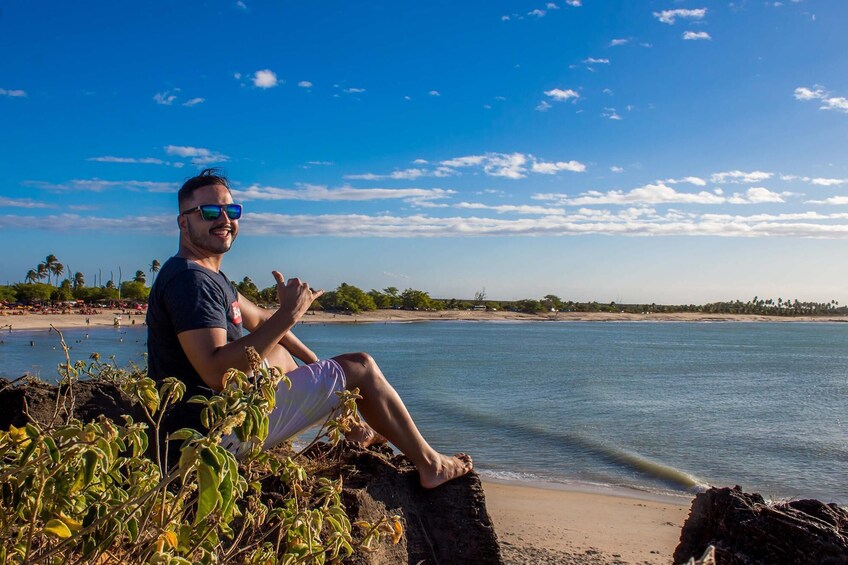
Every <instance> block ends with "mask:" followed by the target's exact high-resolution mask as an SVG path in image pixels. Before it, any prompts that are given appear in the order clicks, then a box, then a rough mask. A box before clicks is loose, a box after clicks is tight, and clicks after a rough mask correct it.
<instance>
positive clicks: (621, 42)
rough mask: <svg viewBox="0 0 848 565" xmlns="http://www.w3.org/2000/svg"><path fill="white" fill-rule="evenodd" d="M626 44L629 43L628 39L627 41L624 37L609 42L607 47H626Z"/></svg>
mask: <svg viewBox="0 0 848 565" xmlns="http://www.w3.org/2000/svg"><path fill="white" fill-rule="evenodd" d="M628 43H630V40H629V39H627V38H625V37H621V38H618V39H613V40H612V41H610V43H609V46H610V47H618V46H619V45H627V44H628Z"/></svg>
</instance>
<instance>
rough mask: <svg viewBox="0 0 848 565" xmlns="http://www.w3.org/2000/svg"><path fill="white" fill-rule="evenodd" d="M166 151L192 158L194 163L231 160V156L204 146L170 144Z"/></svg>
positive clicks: (207, 163)
mask: <svg viewBox="0 0 848 565" xmlns="http://www.w3.org/2000/svg"><path fill="white" fill-rule="evenodd" d="M165 152H166V153H168V155H176V156H177V157H186V158H191V163H192V165H209V164H211V163H221V162H224V161H227V160H229V157H227V156H226V155H224V154H222V153H217V152H215V151H210V150H209V149H205V148H203V147H191V146H184V145H168V146H166V147H165Z"/></svg>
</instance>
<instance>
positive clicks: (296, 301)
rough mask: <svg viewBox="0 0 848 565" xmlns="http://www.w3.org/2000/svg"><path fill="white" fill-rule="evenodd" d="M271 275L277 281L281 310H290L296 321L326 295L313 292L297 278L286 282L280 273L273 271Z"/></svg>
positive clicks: (319, 291)
mask: <svg viewBox="0 0 848 565" xmlns="http://www.w3.org/2000/svg"><path fill="white" fill-rule="evenodd" d="M271 274H272V275H274V280H276V281H277V300H278V301H279V302H280V308H281V309H282V308H285V309H286V310H289V311H290V312H291V314H292V317H293V318H294V319H295V320H298V319H300V317H301V316H303V315H304V314H305V313H306V311H307V310H309V306H310V305H311V304H312V303H313V302H314V301H315V300H316V299H318V298H319V297H320V296H321V295H322V294H324V291H323V290H315V291H313V290H312V289H311V288H309V285H308V284H306V283H305V282H302V281H301V280H300V279H297V278H295V279H289V281H288V282H286V279H285V278H284V277H283V275H282V273H280V272H279V271H271Z"/></svg>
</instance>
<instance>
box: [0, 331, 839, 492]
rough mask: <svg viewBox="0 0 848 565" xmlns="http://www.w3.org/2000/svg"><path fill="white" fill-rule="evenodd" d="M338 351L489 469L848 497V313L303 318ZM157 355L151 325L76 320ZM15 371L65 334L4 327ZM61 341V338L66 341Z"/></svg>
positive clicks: (544, 478) (314, 337)
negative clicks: (791, 319) (847, 320)
mask: <svg viewBox="0 0 848 565" xmlns="http://www.w3.org/2000/svg"><path fill="white" fill-rule="evenodd" d="M296 333H297V334H298V335H299V336H300V338H301V339H302V340H303V341H305V342H306V343H307V344H308V345H310V346H311V347H312V349H313V350H314V351H315V352H316V353H317V354H318V355H319V356H322V357H327V356H332V355H334V354H338V353H343V352H349V351H368V352H370V353H371V354H372V355H373V356H374V357H375V359H377V361H378V363H379V364H380V365H381V367H382V368H383V371H384V373H385V374H386V375H387V376H388V377H389V379H390V380H391V382H392V383H393V384H394V386H395V388H397V390H398V391H399V392H400V394H401V396H402V398H403V399H404V400H405V402H406V404H407V406H408V408H409V410H410V412H411V413H412V415H413V417H414V418H415V420H416V421H417V423H418V425H419V427H420V428H421V430H422V432H423V433H424V435H425V437H427V438H428V439H429V440H430V441H431V443H432V444H433V445H434V447H436V448H437V449H440V450H444V451H446V452H455V451H460V450H462V451H467V452H468V453H471V454H472V455H473V456H474V460H475V466H476V467H477V468H478V470H480V471H481V473H482V474H483V475H484V476H489V477H494V478H500V479H506V480H518V481H530V482H547V483H565V484H578V485H609V486H616V487H626V488H636V489H640V490H644V491H651V492H665V493H669V492H671V493H685V492H692V491H693V490H697V489H698V488H699V485H704V484H714V485H730V486H732V485H735V484H739V485H741V486H742V487H743V488H744V489H745V490H748V491H757V492H761V493H762V494H763V495H765V496H767V497H768V496H771V497H815V498H819V499H822V500H826V501H835V502H839V503H842V504H846V503H848V325H843V324H826V323H814V324H805V323H714V324H710V323H675V322H664V323H592V322H574V323H569V322H549V323H539V322H537V323H471V322H433V323H411V324H359V325H301V326H298V328H297V330H296ZM65 339H66V341H67V342H68V344H69V345H70V346H71V347H72V350H71V354H72V358H74V359H86V358H87V357H88V355H89V353H90V352H92V351H99V352H100V353H101V354H103V355H104V356H106V355H111V354H114V355H115V360H116V362H118V363H119V364H126V363H128V362H131V361H133V362H136V363H138V364H143V363H144V358H143V356H142V353H143V352H144V350H145V347H146V346H145V339H146V334H145V328H143V327H139V328H122V329H111V328H110V329H91V330H88V331H86V330H68V331H66V332H65ZM0 340H2V341H3V343H2V344H0V376H4V377H17V376H20V375H22V374H23V373H25V372H31V373H38V374H40V375H41V376H42V377H43V378H54V376H55V368H56V365H57V364H58V363H59V362H61V361H62V359H63V356H62V353H61V349H60V348H59V346H58V338H57V337H56V334H55V333H52V334H49V333H48V332H24V331H15V332H14V333H12V334H7V333H4V334H0ZM54 348H55V349H54Z"/></svg>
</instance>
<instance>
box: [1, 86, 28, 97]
mask: <svg viewBox="0 0 848 565" xmlns="http://www.w3.org/2000/svg"><path fill="white" fill-rule="evenodd" d="M0 96H8V97H10V98H26V96H27V93H26V92H25V91H23V90H6V89H5V88H0Z"/></svg>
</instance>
